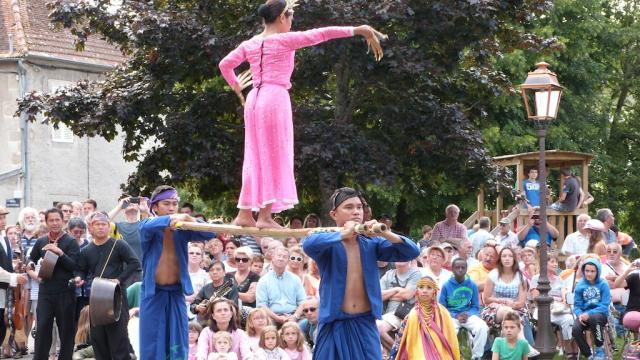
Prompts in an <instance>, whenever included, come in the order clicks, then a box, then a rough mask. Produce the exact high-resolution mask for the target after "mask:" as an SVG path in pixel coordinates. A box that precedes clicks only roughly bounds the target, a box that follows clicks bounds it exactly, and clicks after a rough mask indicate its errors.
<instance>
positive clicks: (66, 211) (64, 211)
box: [62, 210, 73, 213]
mask: <svg viewBox="0 0 640 360" xmlns="http://www.w3.org/2000/svg"><path fill="white" fill-rule="evenodd" d="M62 212H63V213H70V212H73V210H62Z"/></svg>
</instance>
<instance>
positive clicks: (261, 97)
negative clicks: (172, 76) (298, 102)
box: [219, 0, 385, 228]
mask: <svg viewBox="0 0 640 360" xmlns="http://www.w3.org/2000/svg"><path fill="white" fill-rule="evenodd" d="M294 6H295V1H291V0H289V1H285V0H269V1H267V2H266V3H265V4H262V5H260V8H259V10H258V14H259V15H260V16H261V17H262V18H263V19H264V31H263V32H262V33H261V34H259V35H256V36H254V37H253V38H251V39H249V40H247V41H244V42H243V43H242V44H240V45H239V46H238V47H237V48H236V49H235V50H233V51H232V52H230V53H229V54H228V55H227V56H226V57H225V58H224V59H222V61H220V64H219V67H220V71H221V73H222V76H223V77H224V78H225V80H226V81H227V83H228V84H229V86H231V88H232V89H233V91H234V92H235V93H236V94H237V95H238V97H240V100H241V102H242V103H243V104H244V97H243V95H242V89H243V87H244V86H246V85H247V84H250V83H249V82H247V81H245V80H247V78H246V77H244V76H241V77H240V78H239V77H237V76H236V74H235V72H234V69H235V68H237V67H238V66H239V65H240V64H242V63H243V62H245V61H248V62H249V65H250V68H251V72H252V73H253V89H252V90H251V91H250V92H249V94H248V95H247V99H246V104H244V105H245V107H244V125H245V144H244V163H243V165H242V190H241V192H240V199H239V201H238V209H239V212H238V216H237V217H236V219H235V220H234V223H235V224H236V225H239V226H257V227H259V228H280V227H281V226H280V225H278V224H277V223H276V222H275V221H273V219H272V218H271V214H272V213H278V212H280V211H282V210H287V209H290V208H292V207H293V206H294V205H296V204H297V203H298V195H297V192H296V184H295V179H294V175H293V120H292V115H291V101H290V99H289V92H288V90H289V88H291V83H290V79H291V73H292V72H293V66H294V57H295V50H296V49H300V48H303V47H306V46H312V45H316V44H319V43H322V42H325V41H328V40H331V39H337V38H344V37H350V36H354V35H360V36H363V37H364V38H365V39H366V40H367V43H368V45H369V47H370V48H371V49H372V50H373V52H374V55H375V57H376V60H380V58H382V49H381V47H380V41H379V40H380V39H383V38H385V35H383V34H381V33H380V32H378V31H376V30H375V29H373V28H372V27H370V26H368V25H362V26H357V27H350V26H345V27H342V26H340V27H339V26H332V27H325V28H319V29H313V30H308V31H301V32H290V30H291V22H292V20H293V7H294ZM252 210H253V211H259V215H258V221H257V222H256V221H255V220H254V219H253V216H252V214H251V211H252Z"/></svg>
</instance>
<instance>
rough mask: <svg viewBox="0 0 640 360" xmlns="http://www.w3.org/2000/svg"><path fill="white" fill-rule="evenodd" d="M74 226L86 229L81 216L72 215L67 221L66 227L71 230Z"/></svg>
mask: <svg viewBox="0 0 640 360" xmlns="http://www.w3.org/2000/svg"><path fill="white" fill-rule="evenodd" d="M75 228H80V229H82V230H87V224H86V223H85V222H84V220H82V218H79V217H72V218H71V219H69V223H68V224H67V229H69V230H70V231H71V230H73V229H75Z"/></svg>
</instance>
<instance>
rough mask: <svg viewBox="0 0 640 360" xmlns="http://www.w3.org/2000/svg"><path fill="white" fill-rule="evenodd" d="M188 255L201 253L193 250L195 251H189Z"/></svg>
mask: <svg viewBox="0 0 640 360" xmlns="http://www.w3.org/2000/svg"><path fill="white" fill-rule="evenodd" d="M189 255H202V253H199V252H195V251H189Z"/></svg>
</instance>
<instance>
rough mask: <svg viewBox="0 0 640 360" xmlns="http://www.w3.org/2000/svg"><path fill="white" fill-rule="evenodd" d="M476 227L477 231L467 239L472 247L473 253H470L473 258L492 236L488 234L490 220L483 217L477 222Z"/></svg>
mask: <svg viewBox="0 0 640 360" xmlns="http://www.w3.org/2000/svg"><path fill="white" fill-rule="evenodd" d="M478 225H480V228H479V229H478V231H476V232H475V233H474V234H473V235H471V236H470V237H469V240H471V244H472V245H473V252H472V253H471V254H472V256H473V257H475V256H476V254H477V253H478V251H480V249H482V248H483V247H484V244H486V243H487V240H488V239H490V238H493V235H491V233H490V232H489V230H491V219H489V218H488V217H486V216H483V217H481V218H480V220H478Z"/></svg>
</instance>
